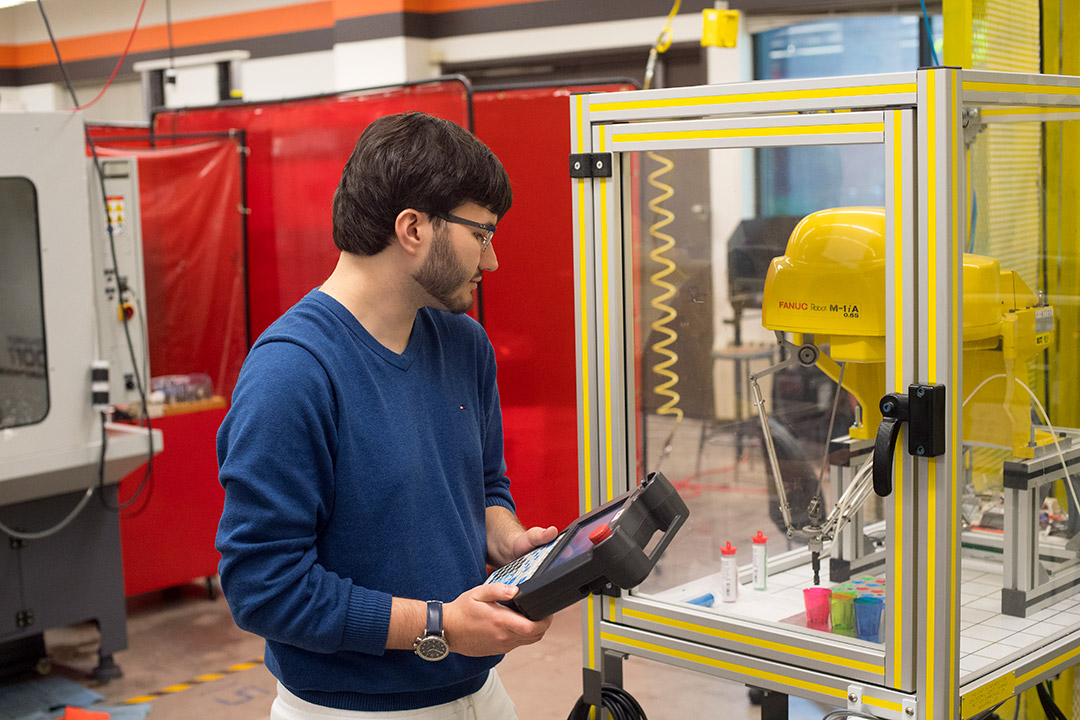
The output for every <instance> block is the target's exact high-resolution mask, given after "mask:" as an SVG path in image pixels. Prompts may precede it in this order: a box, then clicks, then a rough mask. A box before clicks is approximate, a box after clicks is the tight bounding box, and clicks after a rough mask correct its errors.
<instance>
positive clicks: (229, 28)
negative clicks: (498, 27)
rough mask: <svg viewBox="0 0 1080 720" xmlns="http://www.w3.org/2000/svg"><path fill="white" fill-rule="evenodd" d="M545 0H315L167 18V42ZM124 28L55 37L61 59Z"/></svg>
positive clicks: (7, 60) (83, 56)
mask: <svg viewBox="0 0 1080 720" xmlns="http://www.w3.org/2000/svg"><path fill="white" fill-rule="evenodd" d="M538 1H539V2H545V1H547V0H315V1H314V2H302V3H297V4H295V5H285V6H282V7H276V8H267V9H266V10H253V11H250V12H243V13H235V14H231V15H218V16H215V17H209V18H200V19H198V20H185V21H183V22H177V23H173V45H174V46H175V47H178V48H183V47H195V46H199V45H209V44H214V43H227V42H230V41H233V40H244V39H250V38H256V37H272V36H274V35H284V34H287V33H293V32H303V31H305V30H323V29H328V28H332V27H333V26H334V22H335V21H337V20H342V19H348V18H357V17H368V16H372V15H384V14H390V13H400V12H413V13H428V14H437V13H445V12H455V11H459V10H474V9H480V8H492V7H500V6H508V5H524V4H526V3H530V2H538ZM130 33H131V30H130V29H124V30H117V31H115V32H107V33H98V34H96V35H83V36H79V37H72V38H65V39H58V40H57V44H58V45H59V46H60V54H61V55H62V56H63V58H64V61H65V62H76V61H79V60H96V59H99V58H112V57H116V56H118V55H119V54H120V52H121V50H123V48H124V44H125V43H126V42H127V39H128V35H129V34H130ZM168 47H169V38H168V29H167V28H166V26H165V25H144V26H142V27H140V28H139V30H138V32H137V33H135V39H134V40H133V41H132V43H131V52H133V53H145V52H154V51H158V50H167V49H168ZM55 62H56V54H55V53H54V52H53V49H52V44H51V43H48V42H37V43H26V44H17V45H0V67H6V68H24V67H39V66H42V65H51V64H53V63H55Z"/></svg>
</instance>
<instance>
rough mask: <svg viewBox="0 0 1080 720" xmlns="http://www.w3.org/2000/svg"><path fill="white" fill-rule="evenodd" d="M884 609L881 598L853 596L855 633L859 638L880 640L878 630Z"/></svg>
mask: <svg viewBox="0 0 1080 720" xmlns="http://www.w3.org/2000/svg"><path fill="white" fill-rule="evenodd" d="M884 609H885V600H884V599H883V598H880V597H874V596H869V595H864V596H860V597H857V598H855V635H856V636H857V637H858V638H859V639H860V640H867V641H869V642H875V643H876V642H881V639H880V637H879V630H880V628H881V613H882V611H883V610H884Z"/></svg>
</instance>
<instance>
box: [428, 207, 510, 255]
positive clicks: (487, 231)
mask: <svg viewBox="0 0 1080 720" xmlns="http://www.w3.org/2000/svg"><path fill="white" fill-rule="evenodd" d="M421 212H426V213H427V214H428V215H434V216H435V217H437V218H439V219H441V220H445V221H446V222H450V223H456V224H458V225H468V226H469V227H474V228H476V229H478V230H483V231H484V234H483V235H480V234H479V233H476V239H477V240H479V241H480V252H481V253H482V252H484V251H485V250H487V249H488V245H490V244H491V238H492V237H494V236H495V226H494V225H485V224H484V223H478V222H475V221H473V220H466V219H465V218H463V217H458V216H457V215H451V214H450V213H443V212H435V211H434V210H421Z"/></svg>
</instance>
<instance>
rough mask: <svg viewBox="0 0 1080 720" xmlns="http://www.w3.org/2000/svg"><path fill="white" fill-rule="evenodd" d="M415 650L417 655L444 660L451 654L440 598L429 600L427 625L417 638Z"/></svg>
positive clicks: (433, 659) (414, 645) (428, 658)
mask: <svg viewBox="0 0 1080 720" xmlns="http://www.w3.org/2000/svg"><path fill="white" fill-rule="evenodd" d="M413 650H414V651H415V652H416V654H417V655H419V656H420V657H422V658H424V659H425V660H430V661H432V662H434V661H436V660H442V659H443V658H444V657H446V656H447V655H449V654H450V646H449V645H447V644H446V637H445V636H444V635H443V627H442V603H441V602H439V601H438V600H428V604H427V627H426V628H425V629H424V634H423V635H422V636H421V637H418V638H416V642H414V643H413Z"/></svg>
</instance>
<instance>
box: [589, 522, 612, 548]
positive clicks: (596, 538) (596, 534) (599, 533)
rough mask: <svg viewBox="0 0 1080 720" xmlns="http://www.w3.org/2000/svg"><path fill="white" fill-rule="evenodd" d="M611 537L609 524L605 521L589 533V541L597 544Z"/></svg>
mask: <svg viewBox="0 0 1080 720" xmlns="http://www.w3.org/2000/svg"><path fill="white" fill-rule="evenodd" d="M609 537H611V526H610V525H608V524H607V523H604V524H603V525H601V526H599V527H597V528H596V529H595V530H593V531H592V532H591V533H589V542H591V543H592V544H593V545H599V544H600V543H602V542H604V541H605V540H607V539H608V538H609Z"/></svg>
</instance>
